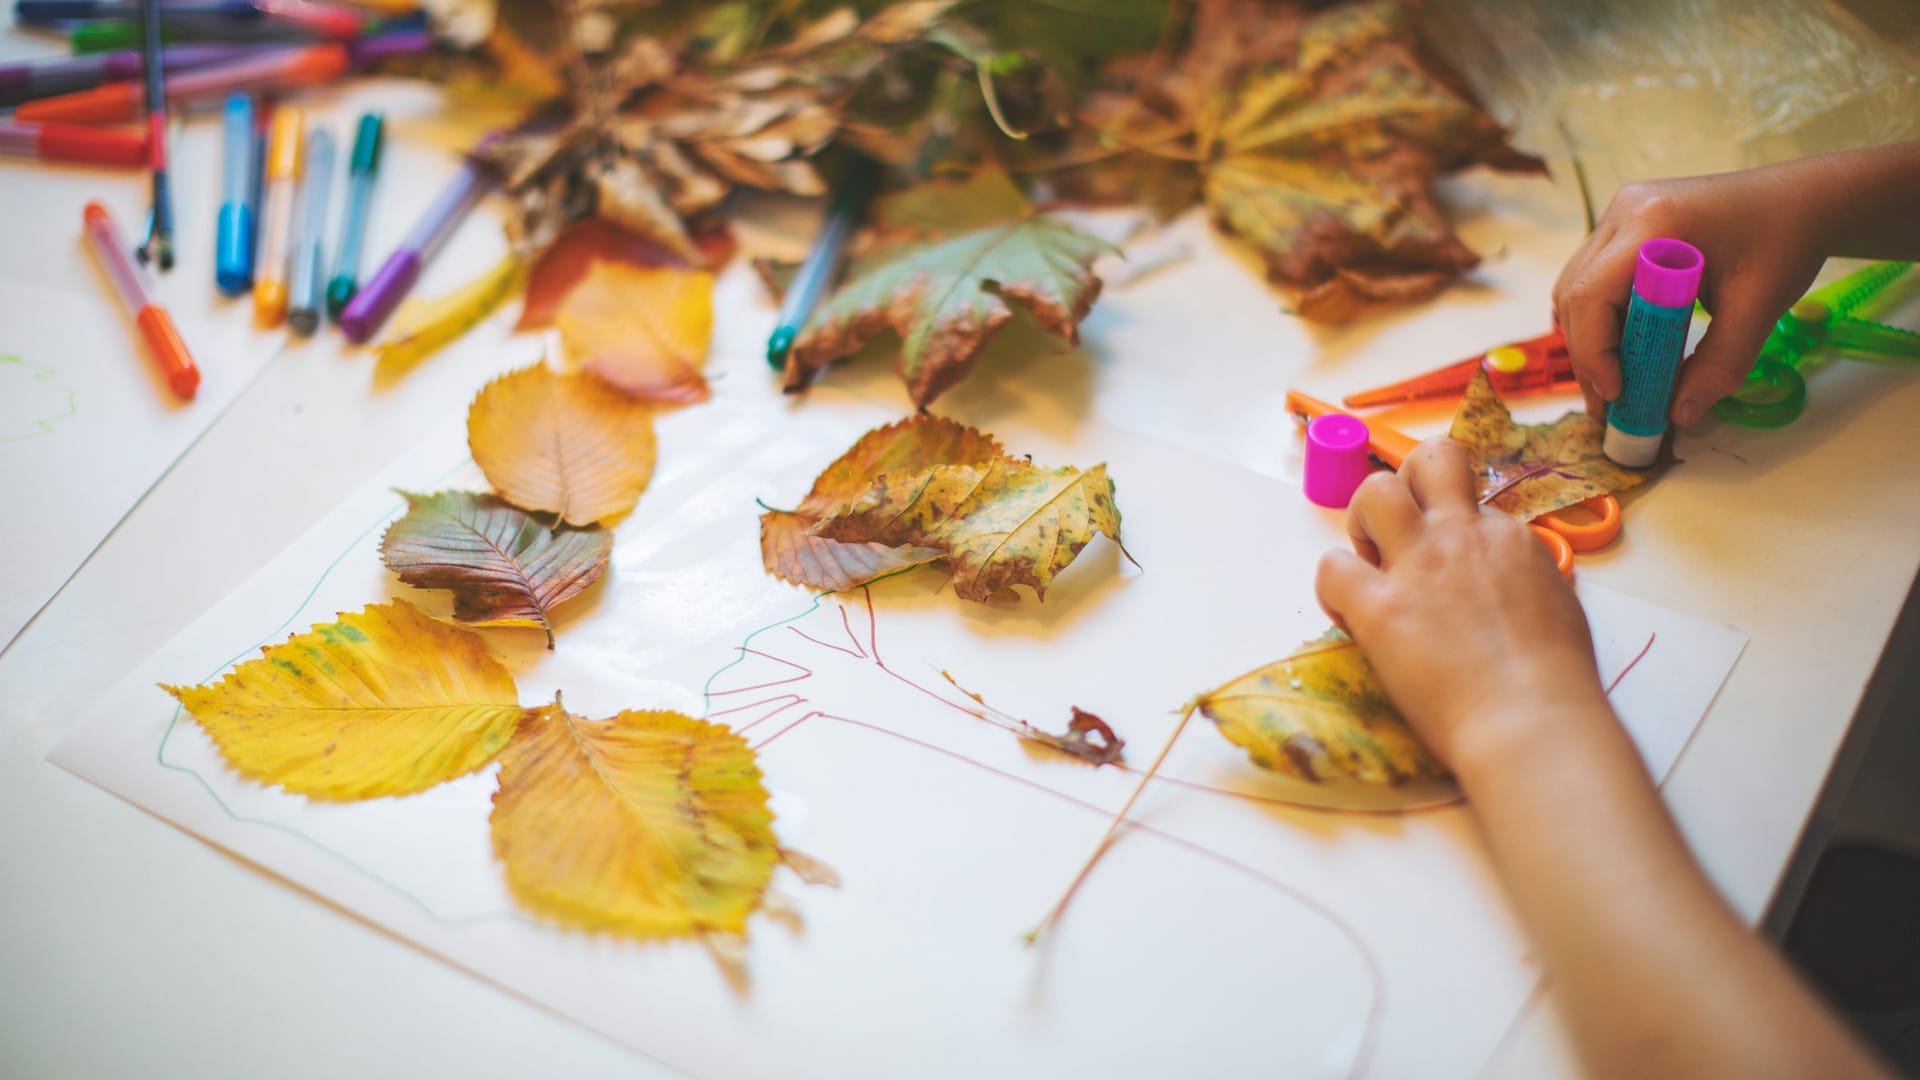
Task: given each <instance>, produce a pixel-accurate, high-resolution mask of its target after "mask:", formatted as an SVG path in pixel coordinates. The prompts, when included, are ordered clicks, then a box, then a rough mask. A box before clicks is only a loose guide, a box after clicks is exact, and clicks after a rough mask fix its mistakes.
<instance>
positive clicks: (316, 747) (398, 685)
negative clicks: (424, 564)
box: [163, 600, 521, 800]
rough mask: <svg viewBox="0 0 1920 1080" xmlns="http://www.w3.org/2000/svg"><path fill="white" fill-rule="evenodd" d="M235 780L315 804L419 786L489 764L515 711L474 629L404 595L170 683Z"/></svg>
mask: <svg viewBox="0 0 1920 1080" xmlns="http://www.w3.org/2000/svg"><path fill="white" fill-rule="evenodd" d="M163 689H165V690H166V691H167V692H168V693H170V694H172V695H173V696H174V697H176V698H178V699H179V700H180V704H181V705H182V706H184V707H185V708H186V710H187V712H189V713H191V714H192V716H193V718H194V720H195V721H196V722H198V723H199V725H200V726H201V727H202V728H205V729H206V731H207V734H208V735H210V736H212V737H213V741H214V744H215V745H216V746H218V747H219V748H220V753H221V755H222V756H224V757H225V758H226V759H227V763H228V764H230V765H232V766H233V767H234V769H236V770H237V771H239V772H240V773H241V775H243V776H246V777H248V778H250V779H254V780H258V781H260V782H261V783H265V784H275V785H278V786H279V787H282V788H285V789H286V790H288V791H291V792H294V793H296V794H300V795H306V796H309V797H311V798H315V799H329V800H346V799H373V798H379V797H381V796H386V795H407V794H411V793H413V792H416V791H424V790H426V789H427V788H430V787H432V786H434V785H435V784H438V783H441V782H443V781H446V780H451V779H453V778H454V777H457V776H464V775H466V774H467V773H470V772H473V771H474V770H476V769H479V768H481V767H482V766H484V765H486V764H487V762H489V761H492V760H493V758H494V756H495V755H496V754H498V753H500V751H501V749H502V748H503V747H505V746H506V745H507V740H508V738H509V737H510V736H511V735H512V734H513V730H514V726H515V725H516V724H517V723H519V720H520V714H521V708H520V701H519V696H518V693H517V691H516V690H515V689H514V685H513V676H512V675H510V674H508V673H507V669H506V668H505V667H503V666H501V664H500V662H499V661H497V660H495V659H494V658H493V657H492V656H490V655H488V653H487V648H486V645H485V643H484V642H482V641H481V640H480V636H479V635H478V634H475V633H474V632H472V631H471V630H462V629H460V628H459V627H456V626H449V625H447V624H446V623H443V622H439V621H437V620H434V619H431V618H428V617H427V616H426V615H425V614H423V613H422V612H421V611H420V610H419V609H418V608H416V607H414V606H413V605H412V604H409V603H407V602H406V601H404V600H396V601H394V602H393V603H390V604H373V605H370V606H368V607H367V608H366V609H365V610H363V611H360V612H358V613H354V614H349V613H342V614H341V615H340V618H339V621H338V622H331V623H323V624H320V625H318V626H315V627H313V628H312V629H311V630H308V631H307V632H306V633H304V634H295V635H293V636H292V637H290V638H288V639H287V640H286V642H285V643H283V644H280V645H269V646H267V647H266V648H265V649H262V650H261V655H260V657H259V658H258V659H255V660H249V661H247V662H246V663H244V664H241V665H240V666H239V667H236V668H234V669H233V671H231V672H229V673H228V674H227V676H226V677H225V678H223V679H221V680H220V681H219V682H217V683H214V684H212V685H210V686H167V687H163Z"/></svg>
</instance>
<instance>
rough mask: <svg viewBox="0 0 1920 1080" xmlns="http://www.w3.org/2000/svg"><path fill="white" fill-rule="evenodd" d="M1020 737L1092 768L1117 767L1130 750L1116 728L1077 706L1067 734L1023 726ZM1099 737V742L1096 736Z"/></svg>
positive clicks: (1068, 724) (1074, 708) (1025, 724)
mask: <svg viewBox="0 0 1920 1080" xmlns="http://www.w3.org/2000/svg"><path fill="white" fill-rule="evenodd" d="M1020 733H1021V734H1022V735H1023V736H1025V737H1026V738H1028V739H1031V740H1032V741H1034V742H1037V743H1040V744H1041V745H1043V746H1051V747H1053V748H1054V749H1055V750H1059V751H1061V752H1062V753H1065V754H1070V755H1072V756H1073V757H1076V758H1079V759H1080V760H1081V761H1084V762H1086V763H1087V764H1089V765H1113V764H1118V763H1119V762H1120V761H1121V760H1122V754H1123V753H1124V751H1125V750H1126V748H1127V740H1125V739H1123V738H1121V737H1120V736H1118V735H1116V734H1114V732H1113V728H1111V727H1109V726H1108V725H1107V722H1106V721H1105V720H1102V719H1100V718H1099V717H1097V716H1095V715H1093V714H1092V713H1090V712H1087V711H1086V710H1084V709H1082V708H1080V706H1078V705H1075V706H1074V707H1073V719H1071V720H1069V721H1068V722H1067V730H1066V731H1064V732H1062V733H1061V734H1059V735H1055V734H1053V733H1052V732H1048V731H1042V730H1040V729H1039V728H1037V727H1034V726H1033V725H1032V724H1027V723H1022V724H1021V731H1020ZM1096 735H1097V736H1099V741H1097V742H1096V741H1095V740H1094V736H1096Z"/></svg>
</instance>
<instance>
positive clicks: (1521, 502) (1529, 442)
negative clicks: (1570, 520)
mask: <svg viewBox="0 0 1920 1080" xmlns="http://www.w3.org/2000/svg"><path fill="white" fill-rule="evenodd" d="M1448 434H1449V435H1450V436H1452V438H1453V440H1454V441H1455V442H1457V443H1460V444H1461V445H1463V446H1465V447H1466V448H1467V457H1468V459H1469V461H1470V462H1471V463H1472V465H1473V477H1474V484H1475V486H1476V488H1477V489H1478V491H1479V492H1480V501H1481V503H1482V504H1484V505H1487V506H1491V507H1493V508H1494V509H1495V510H1499V511H1500V512H1502V513H1504V514H1508V515H1510V516H1512V517H1516V518H1519V519H1520V520H1521V521H1531V520H1533V519H1534V518H1537V517H1539V516H1540V515H1542V514H1548V513H1552V512H1553V511H1555V510H1561V509H1565V508H1566V507H1569V506H1572V505H1574V504H1575V503H1580V502H1585V501H1586V500H1587V499H1590V498H1592V497H1593V496H1595V495H1606V494H1610V493H1612V492H1615V491H1625V490H1627V489H1628V488H1631V487H1638V486H1639V485H1641V484H1642V483H1645V482H1646V479H1647V474H1646V473H1645V472H1643V471H1641V470H1637V469H1629V468H1627V467H1626V466H1624V465H1619V464H1616V463H1615V462H1614V461H1613V459H1612V458H1609V457H1607V455H1606V454H1605V453H1604V452H1602V451H1601V449H1600V445H1601V441H1602V440H1603V439H1604V438H1605V436H1606V429H1605V428H1604V427H1602V425H1601V423H1600V421H1598V420H1595V419H1594V418H1593V417H1591V416H1588V415H1587V414H1586V413H1584V412H1579V411H1574V412H1569V413H1567V414H1566V415H1565V416H1562V417H1561V418H1560V419H1558V420H1555V421H1554V422H1553V423H1551V424H1516V423H1514V422H1513V414H1512V413H1510V412H1508V411H1507V406H1506V403H1504V402H1502V401H1501V400H1500V394H1499V392H1498V391H1496V390H1494V388H1493V382H1492V380H1490V379H1488V378H1487V373H1486V372H1484V371H1480V370H1478V369H1475V371H1474V373H1473V381H1472V382H1470V383H1468V384H1467V392H1466V395H1465V396H1464V397H1462V398H1461V399H1460V407H1459V409H1458V411H1456V412H1455V413H1454V414H1453V427H1452V429H1451V430H1450V431H1449V432H1448Z"/></svg>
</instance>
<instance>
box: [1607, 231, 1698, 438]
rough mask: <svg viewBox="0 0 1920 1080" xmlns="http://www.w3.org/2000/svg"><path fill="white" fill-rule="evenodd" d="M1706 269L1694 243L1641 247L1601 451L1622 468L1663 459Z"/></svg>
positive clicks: (1664, 242) (1654, 243) (1671, 242)
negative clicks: (1670, 412) (1678, 379)
mask: <svg viewBox="0 0 1920 1080" xmlns="http://www.w3.org/2000/svg"><path fill="white" fill-rule="evenodd" d="M1705 266H1706V260H1705V259H1703V258H1701V256H1700V252H1699V250H1698V249H1697V248H1695V247H1694V246H1693V245H1692V244H1688V243H1684V242H1682V241H1679V240H1668V239H1665V238H1661V239H1656V240H1649V241H1647V242H1646V243H1644V244H1641V245H1640V258H1639V260H1638V261H1637V262H1636V263H1635V264H1634V268H1633V299H1632V300H1631V302H1629V304H1628V305H1627V325H1626V329H1624V330H1623V331H1621V334H1620V396H1619V397H1616V398H1614V399H1613V403H1612V404H1611V405H1608V406H1607V434H1606V437H1605V438H1604V439H1603V440H1602V442H1601V446H1600V448H1601V450H1602V451H1604V452H1605V453H1606V455H1607V456H1608V457H1610V458H1612V459H1613V460H1614V461H1617V462H1619V463H1620V464H1622V465H1626V466H1629V467H1631V468H1635V469H1643V468H1645V467H1647V466H1648V465H1651V464H1653V463H1654V462H1655V461H1656V460H1658V459H1659V457H1660V443H1661V440H1663V439H1664V438H1665V437H1666V434H1667V409H1668V407H1669V406H1671V405H1672V404H1673V380H1674V376H1675V375H1676V374H1677V373H1678V372H1679V370H1680V357H1681V354H1682V353H1684V352H1686V348H1687V325H1688V323H1690V322H1691V321H1692V319H1693V301H1694V299H1695V298H1696V297H1698V296H1699V295H1700V272H1701V270H1702V269H1704V268H1705Z"/></svg>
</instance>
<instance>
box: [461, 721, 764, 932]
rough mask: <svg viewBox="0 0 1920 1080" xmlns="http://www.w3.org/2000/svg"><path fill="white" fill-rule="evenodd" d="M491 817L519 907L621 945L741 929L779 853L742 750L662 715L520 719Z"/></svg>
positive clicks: (727, 735) (729, 735)
mask: <svg viewBox="0 0 1920 1080" xmlns="http://www.w3.org/2000/svg"><path fill="white" fill-rule="evenodd" d="M490 820H491V822H492V826H493V850H494V854H495V855H496V856H498V857H499V859H500V860H501V862H503V863H504V864H505V865H506V873H507V886H508V888H509V889H510V890H511V892H512V893H513V896H514V899H515V900H516V901H517V902H518V903H519V904H520V905H521V906H523V907H525V908H527V909H528V910H529V911H532V912H534V913H536V914H538V915H540V916H542V917H544V918H546V919H548V920H551V921H552V922H555V923H558V924H560V925H562V926H569V927H573V928H576V929H581V930H597V931H606V932H609V933H614V934H620V935H623V936H628V937H636V938H660V937H673V936H683V935H688V934H696V933H706V932H720V933H729V934H738V933H743V932H744V931H745V929H746V920H747V916H749V915H751V914H752V913H753V911H754V910H755V909H756V908H758V907H759V906H760V903H761V900H762V898H763V896H764V894H765V892H766V887H767V881H768V879H769V878H770V877H771V876H772V874H773V868H774V866H775V864H776V863H777V862H779V861H780V858H781V852H780V848H779V845H778V843H777V842H776V840H775V838H774V833H773V813H772V811H770V810H768V809H767V790H766V788H765V786H764V785H762V783H761V781H760V770H759V767H758V766H757V765H756V764H755V761H754V753H753V750H752V749H751V748H750V747H748V746H747V744H746V741H745V740H743V739H741V738H740V737H739V736H738V735H735V734H734V733H733V732H732V731H730V730H728V729H727V728H725V727H722V726H720V725H717V724H709V723H707V722H705V721H703V720H695V719H693V718H691V717H687V716H683V715H681V714H679V713H672V712H631V711H629V712H622V713H620V714H619V715H617V716H614V717H612V718H611V719H607V720H587V719H583V718H582V717H579V716H575V715H574V714H572V713H570V712H568V711H567V710H566V709H565V708H563V707H562V706H561V704H560V702H558V701H555V702H554V703H553V704H552V705H548V706H545V707H543V708H539V709H532V710H529V711H528V712H527V716H526V719H525V720H524V721H523V722H522V723H521V728H520V731H519V733H518V734H517V735H516V736H515V738H514V739H513V741H512V743H511V744H509V746H508V747H507V750H506V753H505V754H503V755H502V757H501V762H500V789H499V791H498V793H496V794H495V795H494V797H493V813H492V816H491V819H490Z"/></svg>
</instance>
